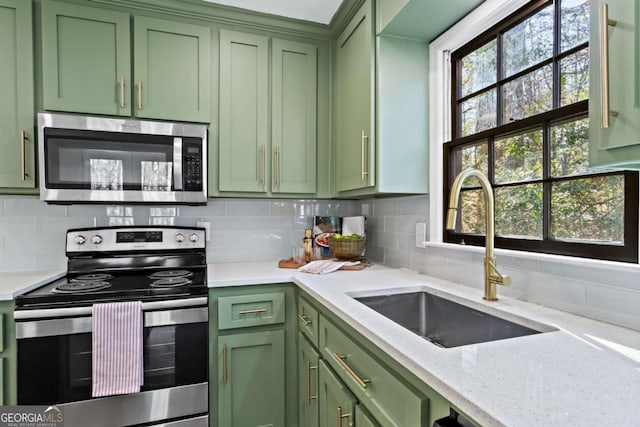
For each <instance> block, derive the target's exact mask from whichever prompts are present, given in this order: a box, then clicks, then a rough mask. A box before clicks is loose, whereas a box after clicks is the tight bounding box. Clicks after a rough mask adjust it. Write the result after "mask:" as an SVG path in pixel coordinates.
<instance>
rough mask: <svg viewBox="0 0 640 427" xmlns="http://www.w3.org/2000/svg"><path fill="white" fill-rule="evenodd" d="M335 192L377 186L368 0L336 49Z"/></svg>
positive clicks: (373, 47)
mask: <svg viewBox="0 0 640 427" xmlns="http://www.w3.org/2000/svg"><path fill="white" fill-rule="evenodd" d="M336 56H337V57H336V60H337V64H336V67H337V68H336V69H337V75H336V90H337V93H336V125H337V129H336V140H335V143H336V153H335V155H336V158H335V163H336V175H335V180H336V190H337V191H338V192H341V191H347V190H354V189H360V188H366V187H371V186H373V185H374V184H375V173H376V171H375V159H376V153H375V135H374V124H375V117H374V112H375V109H374V105H373V102H374V100H375V95H374V86H375V85H374V78H375V71H374V70H375V46H374V30H373V8H372V1H371V0H366V1H365V3H364V4H363V5H362V6H361V7H360V9H359V10H358V11H357V13H356V14H355V16H354V17H353V18H352V19H351V21H350V22H349V24H348V25H347V26H346V28H345V29H344V30H343V31H342V33H341V34H340V36H339V37H338V40H337V46H336Z"/></svg>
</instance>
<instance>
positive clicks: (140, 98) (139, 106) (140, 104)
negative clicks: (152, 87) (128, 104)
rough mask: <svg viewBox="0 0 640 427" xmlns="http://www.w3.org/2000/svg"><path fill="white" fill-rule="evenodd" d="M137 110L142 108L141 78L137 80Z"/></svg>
mask: <svg viewBox="0 0 640 427" xmlns="http://www.w3.org/2000/svg"><path fill="white" fill-rule="evenodd" d="M138 110H142V80H138Z"/></svg>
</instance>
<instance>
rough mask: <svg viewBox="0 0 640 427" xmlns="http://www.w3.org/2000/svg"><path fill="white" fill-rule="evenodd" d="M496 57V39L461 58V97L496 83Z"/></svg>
mask: <svg viewBox="0 0 640 427" xmlns="http://www.w3.org/2000/svg"><path fill="white" fill-rule="evenodd" d="M496 57H497V50H496V39H493V40H491V41H490V42H489V43H487V44H485V45H484V46H482V47H481V48H480V49H477V50H474V51H473V52H471V53H470V54H468V55H467V56H465V57H464V58H462V61H461V64H462V65H461V68H462V87H461V96H467V95H469V94H471V93H474V92H477V91H479V90H480V89H483V88H485V87H487V86H490V85H492V84H493V83H495V82H496V79H497V75H498V73H497V71H496V67H497V65H496V59H497V58H496Z"/></svg>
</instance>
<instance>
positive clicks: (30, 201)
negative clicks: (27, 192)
mask: <svg viewBox="0 0 640 427" xmlns="http://www.w3.org/2000/svg"><path fill="white" fill-rule="evenodd" d="M4 207H5V215H6V216H23V215H25V214H28V215H32V216H66V215H67V207H66V206H60V205H48V204H46V203H44V202H43V201H41V200H40V199H37V198H35V197H21V198H16V199H5V201H4Z"/></svg>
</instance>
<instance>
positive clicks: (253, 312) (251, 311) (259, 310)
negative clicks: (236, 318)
mask: <svg viewBox="0 0 640 427" xmlns="http://www.w3.org/2000/svg"><path fill="white" fill-rule="evenodd" d="M266 311H267V309H266V308H255V309H253V310H242V311H239V312H238V314H256V313H265V312H266Z"/></svg>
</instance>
